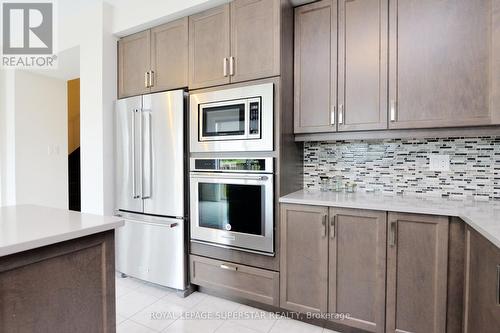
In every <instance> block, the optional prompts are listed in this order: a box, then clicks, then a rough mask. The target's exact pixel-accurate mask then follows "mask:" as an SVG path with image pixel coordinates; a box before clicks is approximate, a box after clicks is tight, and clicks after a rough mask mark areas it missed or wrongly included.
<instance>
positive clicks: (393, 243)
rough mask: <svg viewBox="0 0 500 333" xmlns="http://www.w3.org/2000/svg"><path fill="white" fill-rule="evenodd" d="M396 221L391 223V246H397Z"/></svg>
mask: <svg viewBox="0 0 500 333" xmlns="http://www.w3.org/2000/svg"><path fill="white" fill-rule="evenodd" d="M396 223H397V222H396V221H392V222H391V225H390V234H389V245H390V246H391V247H394V246H396Z"/></svg>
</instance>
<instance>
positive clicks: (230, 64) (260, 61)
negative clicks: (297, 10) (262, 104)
mask: <svg viewBox="0 0 500 333" xmlns="http://www.w3.org/2000/svg"><path fill="white" fill-rule="evenodd" d="M280 4H281V3H280V0H235V1H233V2H231V3H230V4H227V5H223V6H219V7H216V8H212V9H209V10H207V11H205V12H202V13H199V14H195V15H192V16H190V17H189V88H191V89H197V88H204V87H210V86H216V85H221V84H227V83H235V82H241V81H248V80H254V79H259V78H265V77H271V76H277V75H279V74H280V49H281V48H280V43H281V20H280V19H281V17H280V16H281V6H280Z"/></svg>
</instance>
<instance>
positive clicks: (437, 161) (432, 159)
mask: <svg viewBox="0 0 500 333" xmlns="http://www.w3.org/2000/svg"><path fill="white" fill-rule="evenodd" d="M429 170H430V171H450V155H430V156H429Z"/></svg>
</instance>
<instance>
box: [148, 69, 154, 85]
mask: <svg viewBox="0 0 500 333" xmlns="http://www.w3.org/2000/svg"><path fill="white" fill-rule="evenodd" d="M154 77H155V72H154V71H151V72H150V73H149V87H152V86H154V82H155V79H154Z"/></svg>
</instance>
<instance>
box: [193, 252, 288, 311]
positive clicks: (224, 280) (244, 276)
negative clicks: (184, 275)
mask: <svg viewBox="0 0 500 333" xmlns="http://www.w3.org/2000/svg"><path fill="white" fill-rule="evenodd" d="M189 272H190V276H191V283H193V284H196V285H198V286H202V287H206V288H209V289H210V288H212V289H216V290H217V291H218V292H221V293H223V294H225V295H227V296H233V297H239V298H244V299H249V300H252V301H255V302H259V303H263V304H268V305H273V306H278V305H279V298H278V294H279V273H278V272H274V271H268V270H265V269H260V268H255V267H250V266H245V265H239V264H234V263H229V262H225V261H220V260H215V259H210V258H205V257H200V256H195V255H190V256H189Z"/></svg>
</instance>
